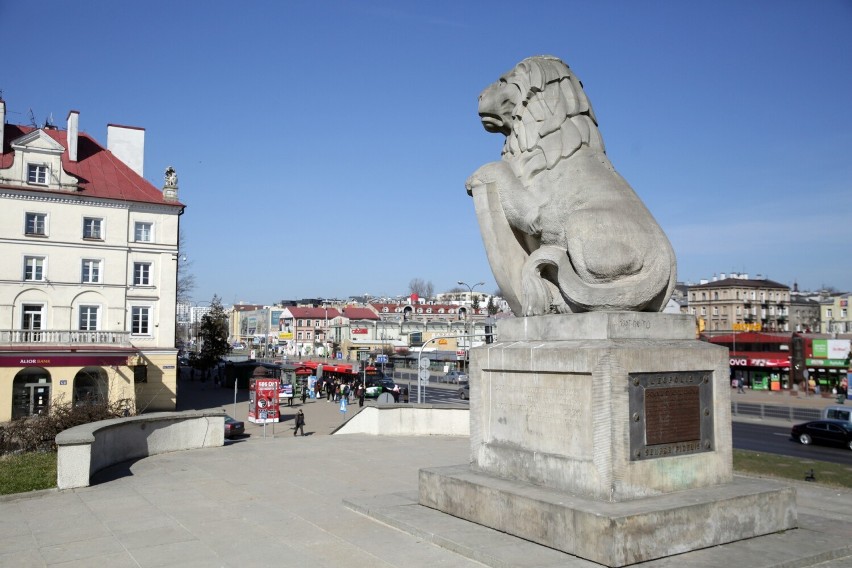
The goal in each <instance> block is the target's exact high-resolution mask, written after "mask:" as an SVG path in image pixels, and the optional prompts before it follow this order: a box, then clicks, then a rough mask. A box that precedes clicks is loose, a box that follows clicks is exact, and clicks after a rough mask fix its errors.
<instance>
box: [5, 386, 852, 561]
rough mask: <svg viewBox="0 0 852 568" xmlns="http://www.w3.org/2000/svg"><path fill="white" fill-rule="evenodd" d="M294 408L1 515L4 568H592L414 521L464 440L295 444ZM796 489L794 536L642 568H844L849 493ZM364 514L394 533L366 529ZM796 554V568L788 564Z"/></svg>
mask: <svg viewBox="0 0 852 568" xmlns="http://www.w3.org/2000/svg"><path fill="white" fill-rule="evenodd" d="M180 388H181V389H183V390H182V394H181V396H182V397H184V396H186V397H187V400H192V401H194V402H193V405H194V407H198V408H202V407H205V405H208V406H207V407H210V408H216V407H220V408H221V407H223V406H224V407H227V406H226V405H223V404H222V402H223V400H225V401H227V400H228V399H229V398H230V401H231V403H232V401H233V394H232V393H228V392H226V391H224V390H223V389H216V388H214V386H213V385H212V384H210V383H206V384H202V383H199V382H194V383H189V382H188V381H182V384H181V386H180ZM241 394H242V393H241ZM732 396H734V397H736V396H739V397H740V398H741V399H744V398H747V397H750V399H751V400H752V401H755V402H757V401H758V399H760V398H766V399H768V400H770V401H771V400H776V401H779V402H781V401H783V403H785V404H786V403H788V402H789V400H790V399H794V398H796V397H790V396H789V395H775V394H770V393H764V394H761V393H752V392H749V393H747V394H745V395H737V394H736V393H732ZM770 397H775V398H774V399H773V398H770ZM781 397H783V398H781ZM831 402H832V401H826V400H817V399H814V400H808V401H806V402H802V401H801V400H797V404H813V405H814V406H817V405H820V406H824V405H826V404H828V403H831ZM370 404H372V403H370ZM244 405H245V402H239V403H238V415H239V414H240V412H243V415H242V416H244ZM296 408H297V405H294V407H293V408H292V410H288V409H287V408H285V410H284V416H285V419H286V422H284V423H283V424H278V425H276V426H275V428H274V431H273V428H272V427H271V426H267V428H266V437H264V432H263V428H262V427H259V426H255V425H250V426H249V429H248V432H249V434H250V435H249V436H246V437H244V438H242V439H240V440H236V441H234V442H228V443H226V445H225V446H224V447H221V448H209V449H199V450H192V451H186V452H177V453H171V454H163V455H158V456H152V457H149V458H144V459H140V460H138V461H134V462H130V463H125V464H121V465H119V466H116V467H113V468H110V469H108V470H105V471H104V472H101V473H100V474H98V475H97V476H96V479H95V483H94V484H93V485H92V486H91V487H88V488H83V489H76V490H68V491H61V492H60V491H47V492H40V493H38V494H37V495H34V496H25V497H17V496H16V497H11V498H6V499H4V500H3V501H0V526H2V531H0V566H4V567H5V566H8V567H27V566H57V567H58V566H62V567H75V566H81V567H83V566H85V567H91V566H99V567H125V566H127V567H155V566H189V567H192V566H198V567H202V566H203V567H211V566H222V567H252V566H299V567H340V566H345V567H347V568H349V567H351V568H357V567H360V566H363V567H370V568H373V567H420V566H423V567H430V568H432V567H456V566H458V567H462V566H481V565H483V564H487V565H494V566H506V567H509V566H537V567H549V566H554V567H555V566H576V567H584V568H586V567H592V566H597V565H596V564H592V563H590V562H587V561H583V560H578V559H576V558H573V557H569V556H566V555H564V554H562V553H558V552H555V551H553V550H550V549H546V548H543V547H540V546H536V545H533V544H530V543H527V542H525V541H520V540H519V539H516V538H514V537H510V536H508V535H504V534H502V533H495V532H494V531H490V529H482V528H481V527H476V526H471V524H470V523H466V522H464V521H460V520H458V519H454V518H452V517H441V516H440V515H439V514H438V513H434V512H431V511H430V510H423V508H422V507H420V506H418V505H416V504H415V501H416V490H417V483H418V482H417V472H418V470H419V469H420V468H422V467H432V466H442V465H452V464H460V463H466V462H467V461H468V453H469V448H468V439H467V438H453V437H438V436H420V437H373V436H364V435H337V436H330V435H328V434H330V433H331V432H332V431H334V429H336V428H337V426H338V425H339V424H340V423H342V421H343V416H342V414H341V413H340V412H339V407H338V406H337V405H336V404H333V403H329V402H326V401H315V402H308V403H307V404H305V405H304V407H303V408H304V412H305V415H306V420H307V427H306V429H305V430H306V432H307V433H308V434H309V435H308V436H305V437H301V436H300V437H293V435H292V434H293V432H292V429H291V426H290V424H292V419H291V416H292V414H293V413H295V411H296ZM231 409H232V408H228V410H229V411H230V410H231ZM241 409H242V410H241ZM357 409H358V406H357V404H355V405H354V406H352V407H350V410H351V411H352V412H355V411H357ZM347 417H351V414H348V416H347ZM795 486H796V488H797V490H798V507H799V524H800V527H801V528H800V529H798V530H797V531H788V533H787V534H780V535H772V536H769V537H760V538H757V539H751V540H748V541H742V542H741V543H735V544H733V545H726V546H723V547H715V548H712V549H706V550H704V551H697V552H693V553H688V554H684V555H679V556H676V557H672V558H669V559H665V560H661V561H654V562H650V563H646V564H643V565H642V566H653V567H675V566H677V568H690V567H715V566H749V567H750V568H761V567H766V568H768V567H771V566H776V567H777V566H784V567H792V566H809V565H817V564H818V565H819V566H821V567H822V568H840V567H841V566H843V567H849V566H852V558H843V556H848V555H852V492H849V491H846V490H835V489H827V488H824V487H820V486H816V485H814V484H808V483H804V482H800V483H795ZM371 507H372V508H373V509H375V510H376V511H381V510H384V511H393V512H394V513H393V515H396V517H397V518H393V515H390V516H388V517H387V518H386V519H385V521H384V522H378V521H376V520H374V519H373V518H371V517H369V516H367V515H365V514H362V513H368V512H369V509H370V508H371ZM794 549H796V550H798V551H799V556H800V557H801V558H802V559H800V560H798V561H796V562H791V558H793V554H794V552H795V550H794ZM803 550H805V551H806V552H807V554H805V555H804V556H802V554H801V551H803ZM480 561H481V562H480ZM820 562H823V563H822V564H820Z"/></svg>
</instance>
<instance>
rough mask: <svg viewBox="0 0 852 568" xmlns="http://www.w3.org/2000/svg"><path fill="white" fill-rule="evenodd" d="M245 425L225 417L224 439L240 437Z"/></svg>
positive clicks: (243, 432)
mask: <svg viewBox="0 0 852 568" xmlns="http://www.w3.org/2000/svg"><path fill="white" fill-rule="evenodd" d="M245 431H246V425H245V423H243V422H241V421H239V420H235V419H233V418H231V417H230V416H225V437H226V438H233V437H234V436H242V435H243V434H245Z"/></svg>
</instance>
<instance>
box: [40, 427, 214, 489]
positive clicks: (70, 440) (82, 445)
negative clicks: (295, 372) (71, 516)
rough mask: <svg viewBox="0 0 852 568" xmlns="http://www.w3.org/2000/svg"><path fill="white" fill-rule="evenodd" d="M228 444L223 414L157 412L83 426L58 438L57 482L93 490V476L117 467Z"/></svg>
mask: <svg viewBox="0 0 852 568" xmlns="http://www.w3.org/2000/svg"><path fill="white" fill-rule="evenodd" d="M224 443H225V415H224V414H222V413H220V412H215V413H214V412H157V413H152V414H143V415H141V416H130V417H127V418H114V419H112V420H101V421H99V422H92V423H90V424H82V425H80V426H75V427H74V428H69V429H68V430H65V431H63V432H60V433H59V435H58V436H56V445H57V447H58V456H57V468H56V469H57V472H56V481H57V485H58V487H59V489H71V488H73V487H88V486H89V480H90V478H91V476H92V475H93V474H95V473H97V472H98V471H100V470H102V469H104V468H105V467H109V466H111V465H113V464H116V463H120V462H123V461H127V460H131V459H135V458H141V457H145V456H153V455H156V454H162V453H166V452H175V451H180V450H191V449H195V448H207V447H213V446H222V445H224Z"/></svg>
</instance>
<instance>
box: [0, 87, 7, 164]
mask: <svg viewBox="0 0 852 568" xmlns="http://www.w3.org/2000/svg"><path fill="white" fill-rule="evenodd" d="M5 126H6V102H5V101H4V100H3V99H2V98H0V154H2V153H3V143H4V138H3V128H4V127H5Z"/></svg>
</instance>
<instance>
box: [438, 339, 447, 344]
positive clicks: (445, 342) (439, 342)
mask: <svg viewBox="0 0 852 568" xmlns="http://www.w3.org/2000/svg"><path fill="white" fill-rule="evenodd" d="M446 344H447V340H446V339H439V340H438V345H446Z"/></svg>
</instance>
